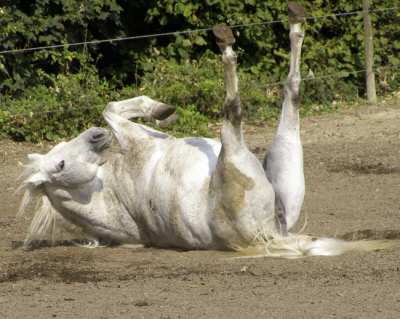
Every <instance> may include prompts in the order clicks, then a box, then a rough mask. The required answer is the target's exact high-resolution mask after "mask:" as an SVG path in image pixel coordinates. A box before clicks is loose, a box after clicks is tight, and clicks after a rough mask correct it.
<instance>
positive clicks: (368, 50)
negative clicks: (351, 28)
mask: <svg viewBox="0 0 400 319" xmlns="http://www.w3.org/2000/svg"><path fill="white" fill-rule="evenodd" d="M362 6H363V11H364V13H363V22H364V44H365V69H366V85H367V98H368V102H370V103H376V90H375V73H374V71H373V69H372V68H373V64H374V47H373V42H372V24H371V15H370V14H369V7H370V3H369V0H362Z"/></svg>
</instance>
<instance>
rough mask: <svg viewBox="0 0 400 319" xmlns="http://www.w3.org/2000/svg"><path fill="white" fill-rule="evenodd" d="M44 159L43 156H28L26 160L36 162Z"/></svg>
mask: <svg viewBox="0 0 400 319" xmlns="http://www.w3.org/2000/svg"><path fill="white" fill-rule="evenodd" d="M43 157H44V155H41V154H36V153H35V154H28V158H29V159H30V160H31V161H32V162H33V161H38V160H40V159H42V158H43Z"/></svg>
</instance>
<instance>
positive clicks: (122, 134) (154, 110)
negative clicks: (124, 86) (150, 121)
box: [103, 96, 175, 148]
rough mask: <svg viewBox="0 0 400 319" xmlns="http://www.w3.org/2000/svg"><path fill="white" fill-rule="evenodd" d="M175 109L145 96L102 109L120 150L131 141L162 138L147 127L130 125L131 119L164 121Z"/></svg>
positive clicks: (111, 104) (161, 135) (158, 133)
mask: <svg viewBox="0 0 400 319" xmlns="http://www.w3.org/2000/svg"><path fill="white" fill-rule="evenodd" d="M174 111H175V108H174V107H172V106H169V105H166V104H163V103H159V102H156V101H154V100H152V99H150V98H149V97H147V96H139V97H135V98H133V99H129V100H124V101H120V102H111V103H109V104H108V105H107V106H106V108H105V109H104V112H103V116H104V118H105V120H106V121H107V123H108V125H109V126H110V128H111V130H112V132H113V133H114V135H115V137H116V138H117V140H118V142H119V144H120V145H121V148H124V146H125V144H126V143H128V145H126V146H127V147H129V145H131V141H130V140H131V139H132V138H134V139H136V140H137V139H141V138H142V139H143V138H144V139H146V138H149V137H154V136H155V137H164V136H166V135H165V134H162V133H160V132H158V131H155V130H152V129H150V128H148V127H145V126H142V125H139V124H135V123H132V122H131V121H129V119H131V118H138V117H145V118H154V119H156V120H165V119H167V118H168V117H169V116H170V115H171V114H172V113H173V112H174Z"/></svg>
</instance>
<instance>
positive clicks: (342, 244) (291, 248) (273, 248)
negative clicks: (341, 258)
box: [234, 235, 400, 258]
mask: <svg viewBox="0 0 400 319" xmlns="http://www.w3.org/2000/svg"><path fill="white" fill-rule="evenodd" d="M394 246H400V241H398V240H396V241H393V240H360V241H350V242H349V241H344V240H341V239H335V238H319V237H313V236H308V235H290V236H287V237H282V236H280V235H275V236H274V238H272V239H265V237H264V236H257V238H256V239H255V241H254V243H253V244H252V245H250V246H247V247H234V249H235V250H237V251H238V252H239V253H240V255H241V258H257V257H258V258H260V257H277V258H300V257H306V256H337V255H341V254H344V253H346V252H351V251H375V250H380V249H388V248H391V247H394Z"/></svg>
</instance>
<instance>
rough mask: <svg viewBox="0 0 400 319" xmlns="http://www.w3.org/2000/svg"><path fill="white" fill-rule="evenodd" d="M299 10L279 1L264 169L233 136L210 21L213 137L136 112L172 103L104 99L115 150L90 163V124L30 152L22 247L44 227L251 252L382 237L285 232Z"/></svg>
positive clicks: (98, 153) (234, 113)
mask: <svg viewBox="0 0 400 319" xmlns="http://www.w3.org/2000/svg"><path fill="white" fill-rule="evenodd" d="M304 17H305V10H304V9H303V8H302V7H301V6H300V5H298V4H294V3H290V4H289V18H290V19H289V21H290V40H291V64H290V72H289V76H288V79H287V84H286V86H285V89H284V95H285V98H284V103H283V110H282V116H281V121H280V124H279V129H278V133H277V135H276V137H275V140H274V142H273V144H272V146H271V147H270V149H269V150H268V152H267V154H266V157H265V161H264V167H263V166H262V165H261V164H260V162H259V161H258V160H257V158H256V157H255V156H253V154H252V153H251V152H250V151H249V150H248V149H247V148H246V146H245V144H244V141H243V132H242V123H241V119H242V113H241V108H240V102H239V95H238V80H237V76H236V55H235V53H234V52H233V50H232V45H233V43H234V38H233V35H232V32H231V30H230V29H229V28H227V27H226V26H223V25H217V26H215V27H214V28H213V31H214V34H215V36H216V39H217V44H218V45H219V47H220V49H221V52H222V61H223V63H224V67H225V74H226V91H227V93H226V100H225V117H224V120H223V122H222V125H221V142H218V141H216V140H213V139H206V138H183V139H175V138H174V137H172V136H169V135H167V134H163V133H161V132H159V131H156V130H153V129H151V128H149V127H147V126H145V125H139V124H136V123H134V122H131V121H130V120H129V119H131V118H137V117H153V118H155V119H158V120H163V119H165V118H167V117H168V116H170V115H171V114H172V112H173V110H174V108H173V107H171V106H168V105H165V104H162V103H158V102H156V101H153V100H152V99H150V98H148V97H145V96H142V97H136V98H133V99H129V100H125V101H121V102H114V103H110V104H108V105H107V107H106V108H105V110H104V118H105V120H106V121H107V123H108V125H109V126H110V128H111V131H112V133H113V134H114V136H115V138H116V139H117V141H118V143H119V145H120V151H119V152H118V153H117V154H115V155H114V156H113V157H112V158H111V159H110V160H109V161H108V162H106V163H104V164H103V165H100V162H101V159H102V155H103V151H104V149H106V148H108V147H110V146H111V143H112V135H111V133H110V132H109V131H108V130H106V129H102V128H91V129H89V130H87V131H85V132H84V133H82V134H81V135H79V136H78V137H76V138H75V139H73V140H72V141H70V142H68V143H66V142H63V143H61V144H59V145H57V146H56V147H54V148H53V149H52V150H51V151H50V152H49V153H48V154H46V155H39V154H31V155H29V158H30V160H31V163H30V164H29V165H28V166H27V170H26V175H25V180H24V182H23V183H22V185H21V187H20V189H21V190H24V191H25V196H24V199H23V201H22V204H21V208H20V211H19V214H22V213H23V212H24V210H25V207H26V205H27V203H28V202H29V200H30V199H31V198H33V197H35V196H40V198H41V201H42V205H41V207H40V208H39V209H38V210H37V212H36V214H35V216H34V219H33V221H32V224H31V226H30V230H29V233H28V236H27V238H26V242H25V243H26V244H29V243H30V242H32V241H33V240H35V239H40V238H42V236H43V235H44V234H45V233H46V232H47V231H48V230H49V229H50V228H53V231H56V230H57V229H59V228H60V227H64V226H65V227H68V228H71V225H72V228H73V229H74V230H75V231H78V232H79V234H81V235H82V236H83V237H84V238H86V239H88V240H89V241H90V242H91V246H92V247H97V246H99V245H100V240H101V239H106V240H109V241H114V242H119V243H128V244H142V245H152V246H157V247H179V248H183V249H213V250H215V249H217V250H229V249H231V250H232V249H237V250H241V251H243V253H244V254H246V252H251V253H255V254H257V255H261V256H280V257H296V256H303V255H336V254H340V253H343V252H345V251H349V250H356V249H357V250H372V249H376V248H377V247H378V246H379V247H382V245H383V244H382V243H381V242H354V243H347V242H344V241H340V240H335V239H324V238H315V237H310V236H306V235H291V234H289V233H288V231H289V230H290V229H291V228H292V227H293V226H294V224H295V223H296V221H297V218H298V215H299V212H300V208H301V204H302V201H303V196H304V177H303V157H302V148H301V142H300V137H299V113H298V108H299V104H300V97H299V84H300V71H299V65H300V50H301V45H302V41H303V37H304V33H303V31H302V30H301V24H302V23H303V22H304V20H305V19H304Z"/></svg>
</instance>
